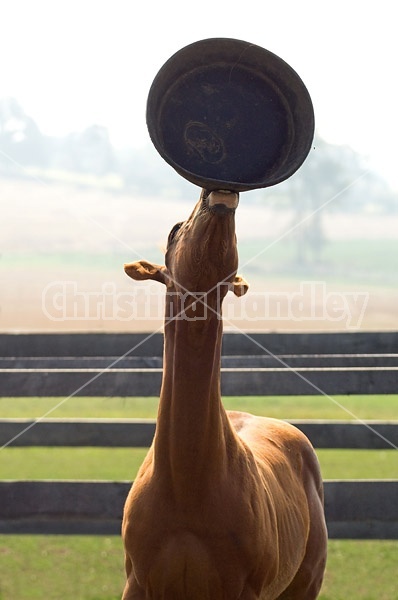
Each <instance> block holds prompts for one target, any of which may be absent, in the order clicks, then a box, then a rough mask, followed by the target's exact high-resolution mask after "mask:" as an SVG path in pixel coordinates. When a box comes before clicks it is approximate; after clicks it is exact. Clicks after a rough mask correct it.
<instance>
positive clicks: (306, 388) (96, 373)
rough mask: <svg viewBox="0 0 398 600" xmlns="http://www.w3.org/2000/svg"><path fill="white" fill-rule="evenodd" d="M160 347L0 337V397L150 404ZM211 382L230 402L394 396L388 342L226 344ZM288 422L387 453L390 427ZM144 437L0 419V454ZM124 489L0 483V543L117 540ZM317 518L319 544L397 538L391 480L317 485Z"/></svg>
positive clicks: (103, 339)
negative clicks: (26, 537)
mask: <svg viewBox="0 0 398 600" xmlns="http://www.w3.org/2000/svg"><path fill="white" fill-rule="evenodd" d="M162 347H163V338H162V336H161V335H160V334H148V335H145V334H60V335H53V334H26V335H12V334H11V335H6V334H5V335H0V356H1V358H0V395H1V396H11V397H18V396H64V397H67V396H70V395H74V396H156V395H158V394H159V389H160V383H161V373H162ZM221 377H222V392H223V394H224V395H234V396H239V395H297V396H298V395H303V394H305V395H309V394H319V393H326V394H350V393H356V394H371V393H374V394H387V393H394V394H396V393H398V333H395V332H392V333H349V334H254V335H252V334H251V335H245V334H225V335H224V340H223V358H222V374H221ZM32 401H33V400H32ZM297 401H298V402H299V399H298V400H297ZM397 414H398V411H397ZM291 422H292V423H293V424H294V425H296V426H297V427H298V428H299V429H301V430H302V431H303V432H304V433H305V434H306V435H307V436H308V437H309V439H310V440H311V441H312V443H313V445H314V446H315V447H316V448H357V449H365V448H366V449H378V450H380V449H393V448H395V450H396V449H397V446H398V421H393V422H382V421H369V422H361V421H302V420H300V421H298V420H295V421H291ZM155 427H156V423H155V421H153V420H134V419H127V420H126V419H110V420H97V419H73V420H69V419H38V420H31V419H2V420H1V417H0V446H1V447H10V448H12V447H16V446H25V447H28V446H68V447H77V446H98V447H100V446H101V447H109V448H111V447H134V446H137V447H147V446H149V445H150V443H151V441H152V439H153V435H154V432H155ZM130 486H131V482H93V481H2V482H0V533H41V534H43V533H44V534H45V533H62V534H118V533H119V532H120V524H121V517H122V509H123V504H124V501H125V498H126V495H127V492H128V490H129V488H130ZM325 510H326V516H327V523H328V531H329V537H330V538H353V539H365V538H366V539H398V480H395V479H394V480H382V481H381V480H366V481H362V480H361V481H357V480H356V481H352V480H345V481H326V482H325Z"/></svg>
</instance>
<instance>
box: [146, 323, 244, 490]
mask: <svg viewBox="0 0 398 600" xmlns="http://www.w3.org/2000/svg"><path fill="white" fill-rule="evenodd" d="M221 341H222V322H221V320H220V319H219V318H218V317H217V315H212V314H211V315H210V316H209V315H208V317H207V318H206V320H203V321H200V320H199V321H188V320H175V321H173V322H169V323H168V324H166V327H165V348H164V367H163V368H164V372H163V382H162V390H161V394H160V405H159V413H158V420H157V426H156V436H155V469H159V470H160V472H161V473H162V474H163V475H166V476H167V477H168V478H169V479H170V485H172V487H173V493H174V494H175V495H177V496H180V495H182V496H183V497H184V498H185V497H186V494H190V495H191V496H192V498H195V497H197V498H199V497H200V495H201V492H203V491H204V490H205V489H206V487H207V486H208V485H209V483H211V478H212V477H214V476H216V477H219V476H220V474H221V473H222V472H223V470H224V469H225V468H226V446H227V440H228V443H230V442H231V440H230V438H231V437H232V438H233V437H234V434H233V433H232V430H231V427H230V424H229V421H228V418H227V416H226V413H225V410H224V408H223V406H222V403H221V394H220V361H221ZM209 478H210V481H209Z"/></svg>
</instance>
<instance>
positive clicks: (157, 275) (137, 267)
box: [124, 260, 166, 283]
mask: <svg viewBox="0 0 398 600" xmlns="http://www.w3.org/2000/svg"><path fill="white" fill-rule="evenodd" d="M124 271H125V273H127V275H128V276H129V277H131V278H132V279H135V280H136V281H144V280H145V279H152V280H153V281H159V282H160V283H166V267H163V266H161V265H154V264H152V263H149V262H147V261H146V260H139V261H138V262H133V263H128V264H125V265H124Z"/></svg>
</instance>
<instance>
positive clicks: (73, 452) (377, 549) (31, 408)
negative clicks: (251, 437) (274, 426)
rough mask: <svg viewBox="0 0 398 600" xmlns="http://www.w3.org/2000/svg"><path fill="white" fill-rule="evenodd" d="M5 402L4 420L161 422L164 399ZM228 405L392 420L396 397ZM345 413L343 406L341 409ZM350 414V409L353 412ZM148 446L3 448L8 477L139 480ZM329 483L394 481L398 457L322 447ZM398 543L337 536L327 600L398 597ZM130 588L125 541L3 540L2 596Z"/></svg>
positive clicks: (1, 401)
mask: <svg viewBox="0 0 398 600" xmlns="http://www.w3.org/2000/svg"><path fill="white" fill-rule="evenodd" d="M62 400H63V399H62V398H0V416H1V417H26V418H28V417H31V418H38V417H41V416H43V415H44V414H46V413H47V412H49V411H51V410H52V409H53V408H54V407H55V406H57V405H59V404H60V403H61V404H60V406H59V407H58V408H57V409H56V410H54V411H52V412H51V413H50V414H49V415H48V416H49V417H53V418H64V417H68V418H72V417H76V418H83V417H97V418H112V417H114V418H116V417H126V418H128V417H134V418H154V417H155V416H156V411H157V404H158V399H157V398H71V399H69V400H68V401H67V402H62ZM224 404H225V405H226V407H227V408H229V409H241V410H245V411H249V412H253V413H256V414H266V415H268V416H273V417H278V418H284V419H289V418H290V419H294V418H302V419H305V418H308V419H310V418H319V419H322V418H327V419H352V418H354V415H355V417H356V418H360V419H383V420H393V419H396V418H397V414H398V411H397V408H398V396H361V397H359V396H349V397H336V398H335V399H334V400H333V399H331V398H328V397H315V396H308V397H297V398H296V397H275V398H271V397H270V398H268V397H267V398H250V397H247V398H245V397H243V398H225V399H224ZM342 407H344V409H343V408H342ZM347 411H349V412H347ZM145 453H146V449H144V448H135V449H125V448H114V449H106V448H51V449H49V448H5V449H3V450H2V451H1V453H0V478H1V479H18V478H20V479H42V478H46V479H47V478H49V479H57V478H58V479H69V478H70V479H127V480H132V479H133V478H134V476H135V473H136V471H137V469H138V467H139V465H140V464H141V462H142V459H143V457H144V456H145ZM317 453H318V456H319V459H320V463H321V468H322V473H323V477H324V478H325V479H331V478H342V479H343V478H353V479H354V478H394V479H395V478H397V476H398V453H397V452H396V451H395V450H386V451H367V450H361V451H352V450H319V451H318V452H317ZM397 564H398V543H397V542H395V541H384V540H383V541H352V540H349V541H348V540H331V541H330V543H329V558H328V566H327V573H326V577H325V583H324V586H323V590H322V593H321V596H320V600H343V599H344V600H376V599H377V600H396V599H397V598H398V593H397V588H396V568H397ZM123 584H124V572H123V548H122V543H121V540H120V538H119V537H117V536H115V537H105V536H96V537H94V536H70V537H67V536H7V535H3V536H0V600H30V599H36V598H37V599H39V598H40V599H44V598H45V599H46V600H116V599H117V598H120V596H121V591H122V589H123Z"/></svg>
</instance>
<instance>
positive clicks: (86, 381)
mask: <svg viewBox="0 0 398 600" xmlns="http://www.w3.org/2000/svg"><path fill="white" fill-rule="evenodd" d="M162 345H163V338H162V335H161V334H159V333H155V334H147V335H145V334H59V335H53V334H25V335H12V334H9V335H7V334H3V335H0V356H1V357H2V358H1V360H0V396H70V395H74V396H157V395H159V391H160V385H161V379H162ZM221 390H222V393H223V395H226V396H230V395H233V396H241V395H252V396H263V395H314V394H319V393H325V394H339V395H340V394H344V395H345V394H394V393H397V392H398V334H397V333H394V332H393V333H366V334H364V333H350V334H250V335H245V334H225V335H224V340H223V360H222V370H221Z"/></svg>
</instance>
